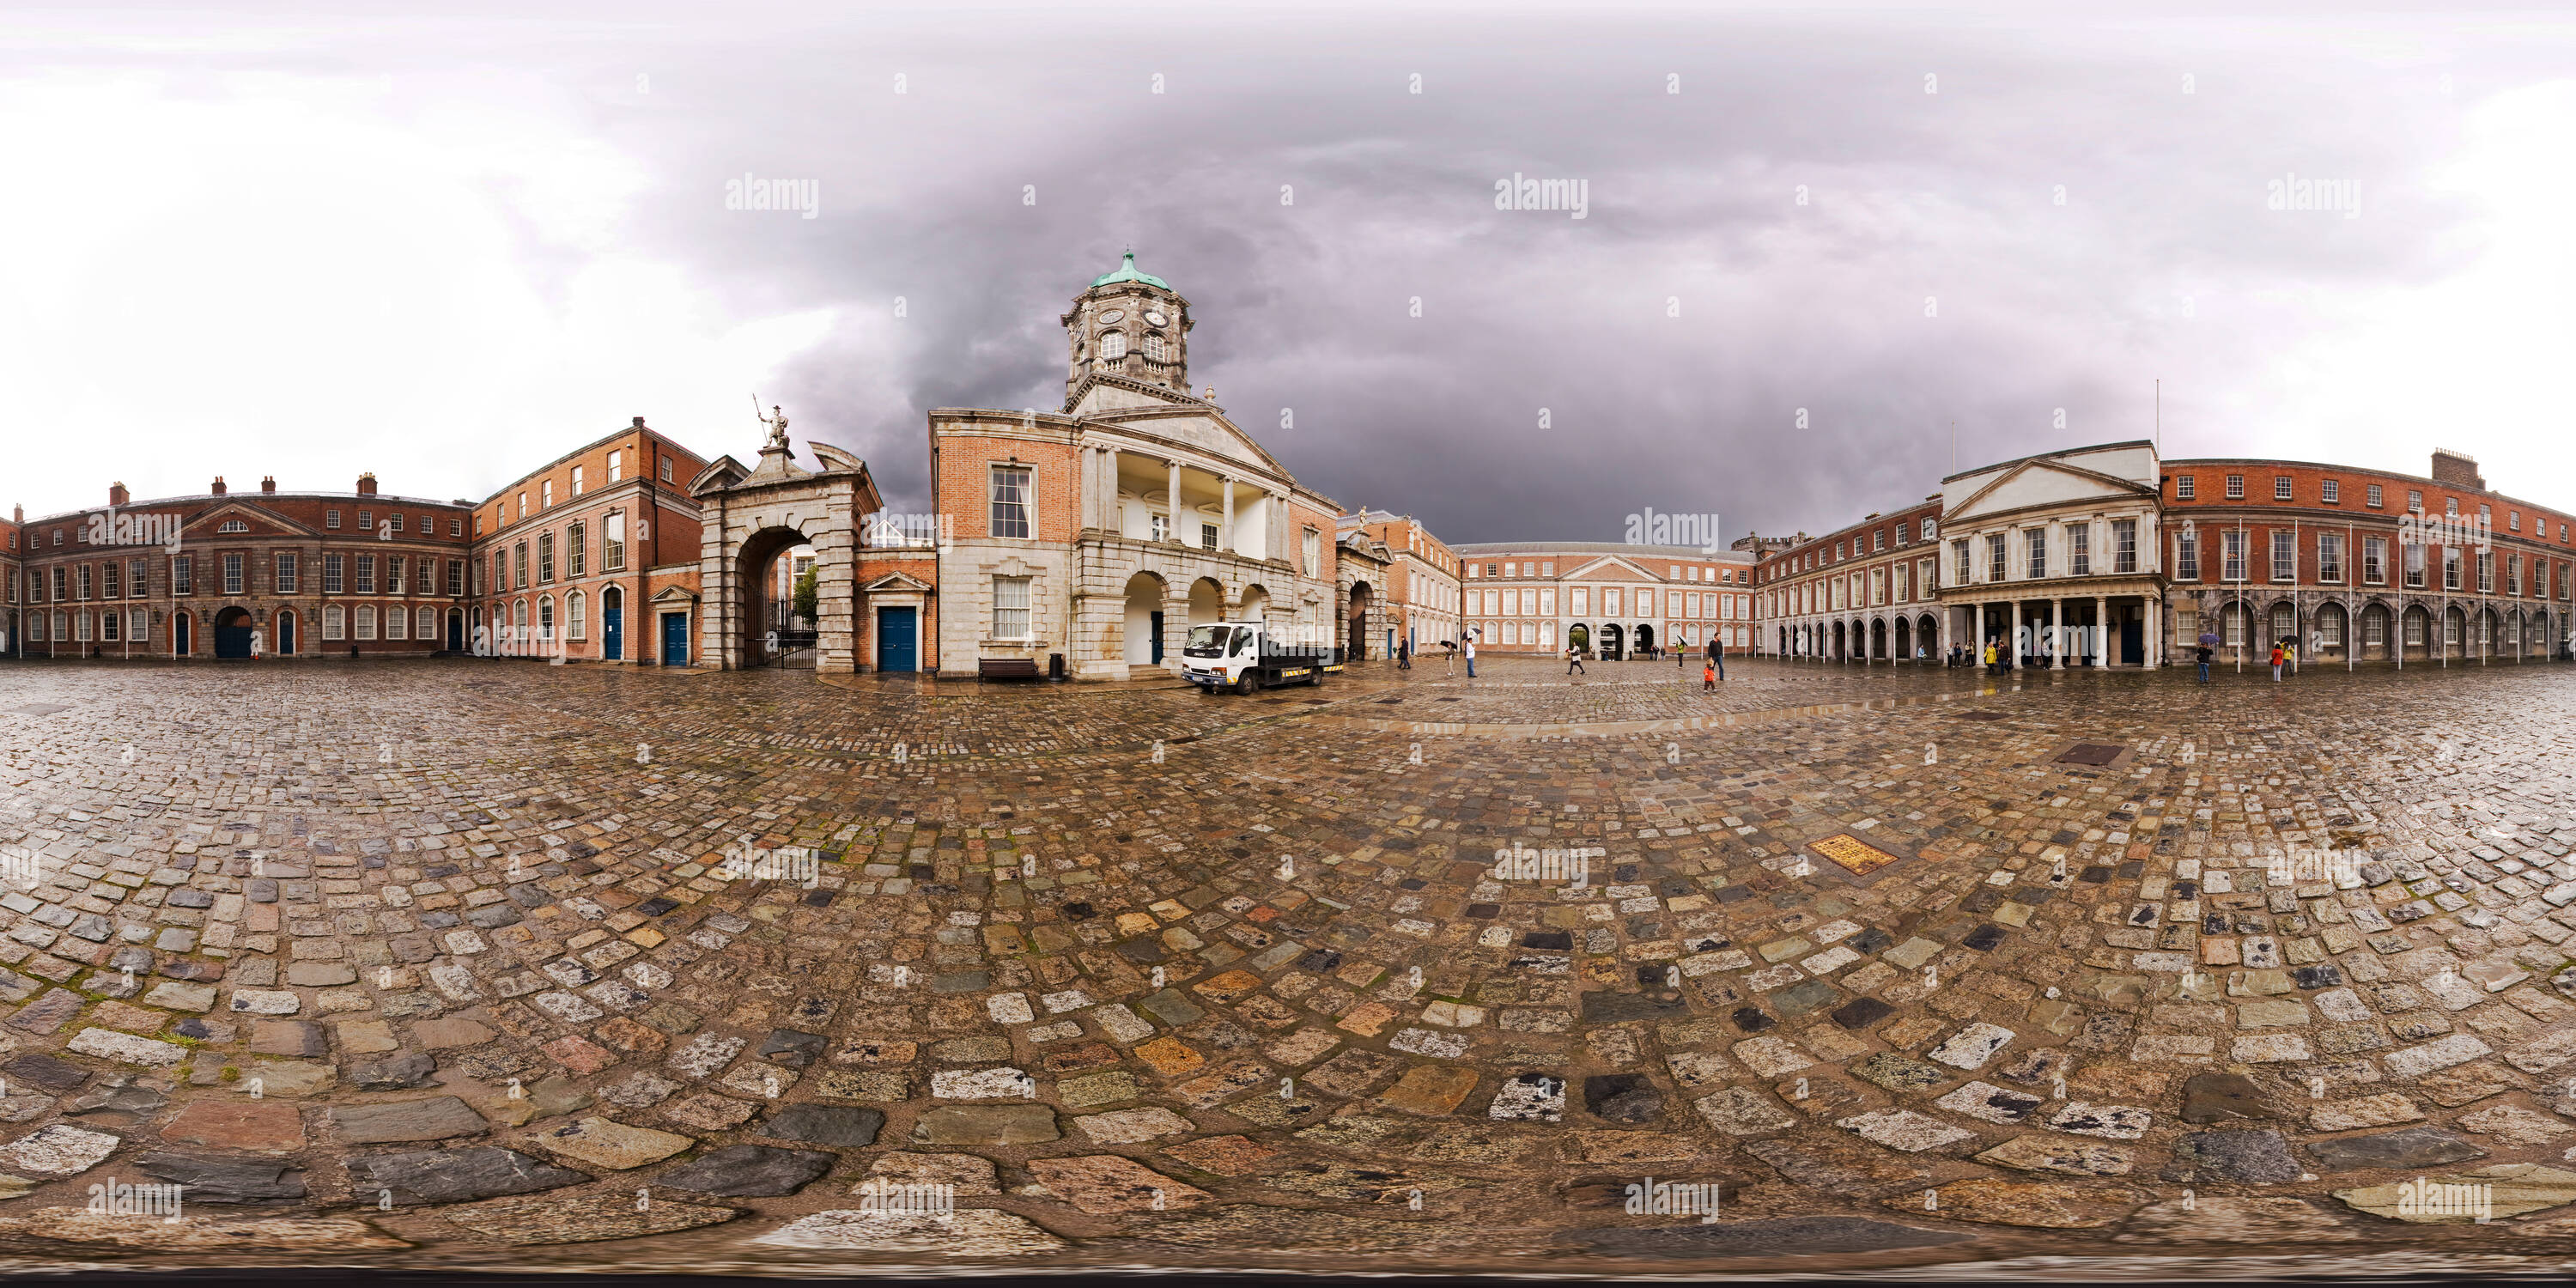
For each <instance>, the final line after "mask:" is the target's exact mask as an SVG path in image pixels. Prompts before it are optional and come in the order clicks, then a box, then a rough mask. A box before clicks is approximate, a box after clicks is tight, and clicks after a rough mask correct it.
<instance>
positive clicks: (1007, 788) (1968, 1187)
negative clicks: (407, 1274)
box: [0, 659, 2576, 1274]
mask: <svg viewBox="0 0 2576 1288" xmlns="http://www.w3.org/2000/svg"><path fill="white" fill-rule="evenodd" d="M1479 669H1480V671H1481V672H1482V678H1479V679H1477V680H1475V681H1472V682H1470V681H1468V680H1467V679H1466V678H1465V676H1464V673H1463V668H1461V669H1460V671H1459V672H1458V673H1457V674H1454V675H1446V676H1444V675H1443V674H1442V673H1441V668H1440V666H1439V664H1438V663H1437V662H1436V661H1435V662H1433V663H1431V664H1429V665H1427V666H1424V667H1421V668H1420V669H1417V670H1415V671H1413V672H1411V673H1409V674H1399V673H1396V672H1393V671H1391V670H1389V669H1387V668H1386V667H1384V666H1383V665H1382V664H1369V665H1364V666H1361V667H1359V668H1356V669H1355V671H1354V673H1353V674H1352V675H1350V676H1348V677H1345V678H1343V679H1341V680H1339V681H1337V682H1336V683H1334V684H1332V685H1330V686H1328V687H1325V688H1322V689H1320V690H1305V689H1289V690H1282V691H1278V692H1275V693H1269V694H1264V695H1260V696H1258V697H1255V698H1250V699H1241V698H1232V697H1210V696H1204V695H1201V694H1199V693H1198V692H1196V691H1195V690H1191V689H1186V688H1176V687H1121V688H1116V689H1105V690H1086V689H1082V688H1078V687H1077V688H1061V687H1050V686H1044V685H1036V686H1021V687H1005V686H990V687H984V688H978V687H976V686H972V685H968V686H958V685H954V684H947V685H940V684H924V683H916V682H907V681H903V680H878V679H875V678H872V677H859V678H855V679H851V678H846V677H844V678H841V679H839V680H836V681H834V682H830V683H825V682H818V680H817V679H816V677H814V676H813V675H811V674H807V673H779V672H772V673H758V672H754V673H723V674H717V673H688V674H675V673H661V672H652V671H619V670H603V669H597V668H586V667H559V668H549V667H544V666H539V665H532V664H524V663H499V662H483V663H476V662H468V661H455V662H413V663H398V664H385V665H363V664H352V665H348V666H339V665H333V666H327V667H325V666H300V667H291V668H287V667H275V666H247V665H244V666H233V667H223V668H208V667H204V666H194V667H172V666H168V665H143V664H137V665H99V664H86V665H81V664H32V665H17V666H10V667H7V668H5V669H0V730H5V731H6V738H5V740H0V843H5V844H7V845H8V846H9V848H8V849H7V850H6V851H0V857H5V861H6V868H5V876H6V878H7V880H6V883H5V890H0V966H5V969H0V998H5V1000H6V1003H7V1005H6V1007H5V1015H0V1081H4V1082H5V1087H0V1250H5V1251H6V1253H7V1254H8V1255H10V1256H13V1257H15V1258H18V1259H19V1260H18V1261H16V1262H14V1263H13V1264H20V1265H26V1264H53V1263H63V1262H73V1261H77V1262H83V1263H93V1264H95V1263H119V1264H132V1265H171V1264H210V1263H227V1264H247V1263H260V1264H335V1265H355V1264H368V1265H381V1266H427V1265H436V1266H440V1267H455V1268H469V1267H477V1266H481V1267H490V1268H501V1267H551V1268H575V1267H578V1268H593V1269H602V1268H619V1269H629V1270H660V1271H684V1270H686V1271H719V1270H721V1271H733V1272H751V1273H758V1272H762V1271H767V1272H772V1273H780V1274H807V1273H812V1274H820V1273H834V1272H850V1271H859V1272H864V1270H865V1269H866V1268H869V1267H897V1266H908V1267H916V1268H918V1267H923V1266H941V1265H969V1264H974V1265H984V1264H993V1263H999V1264H1004V1265H1014V1266H1021V1267H1036V1266H1046V1267H1058V1266H1110V1265H1154V1266H1163V1267H1188V1268H1207V1267H1224V1266H1247V1267H1263V1266H1296V1267H1301V1268H1309V1269H1316V1270H1332V1269H1369V1270H1381V1271H1382V1270H1390V1269H1407V1268H1411V1269H1439V1268H1453V1269H1519V1270H1531V1269H1544V1270H1548V1271H1552V1272H1558V1273H1567V1274H1574V1273H1583V1272H1587V1271H1604V1272H1633V1271H1638V1270H1652V1269H1663V1268H1709V1267H1722V1268H1725V1269H1727V1270H1730V1271H1750V1270H1755V1269H1799V1268H1804V1269H1814V1268H1817V1267H1819V1266H1828V1265H1830V1266H1836V1267H1845V1268H1862V1267H1866V1268H1871V1269H1872V1272H1873V1273H1899V1272H1900V1270H1901V1268H1903V1267H1922V1266H1934V1265H1944V1264H1948V1265H1960V1264H1971V1265H1997V1264H2009V1265H2032V1264H2040V1262H2039V1261H2038V1260H2037V1259H2046V1258H2074V1259H2077V1261H2078V1262H2080V1261H2082V1260H2083V1259H2086V1258H2092V1259H2101V1258H2106V1257H2111V1258H2147V1259H2149V1260H2150V1261H2152V1260H2153V1259H2155V1258H2160V1257H2172V1258H2197V1259H2199V1260H2198V1261H2192V1262H2188V1263H2186V1262H2182V1261H2177V1262H2173V1263H2171V1264H2173V1265H2185V1264H2190V1265H2195V1266H2197V1265H2206V1264H2211V1263H2210V1262H2209V1260H2208V1259H2210V1258H2219V1259H2220V1261H2219V1262H2218V1263H2217V1264H2241V1263H2240V1262H2233V1261H2229V1260H2227V1259H2229V1258H2250V1257H2256V1256H2263V1257H2275V1256H2277V1257H2283V1258H2287V1259H2289V1260H2286V1261H2283V1262H2281V1263H2279V1264H2282V1265H2293V1264H2318V1265H2332V1266H2335V1267H2339V1268H2342V1269H2344V1270H2345V1271H2347V1272H2350V1271H2352V1270H2354V1269H2355V1268H2367V1267H2368V1266H2369V1265H2371V1264H2373V1261H2372V1259H2373V1258H2396V1259H2398V1260H2392V1261H2389V1262H2388V1264H2389V1265H2390V1266H2392V1267H2394V1266H2397V1265H2399V1264H2401V1262H2402V1264H2404V1265H2406V1266H2410V1267H2418V1268H2420V1267H2421V1266H2423V1265H2427V1264H2433V1265H2442V1266H2452V1267H2459V1266H2479V1267H2486V1268H2491V1269H2495V1270H2499V1271H2502V1270H2512V1269H2531V1268H2534V1267H2538V1266H2556V1265H2563V1264H2565V1263H2566V1262H2567V1261H2568V1260H2569V1259H2570V1257H2571V1254H2576V1161H2571V1159H2570V1155H2571V1153H2576V1150H2571V1147H2576V1004H2571V1001H2570V1000H2569V995H2570V993H2571V991H2576V974H2570V973H2568V964H2569V958H2570V955H2571V952H2576V949H2571V947H2570V940H2571V939H2576V862H2571V855H2570V849H2571V847H2576V769H2571V766H2576V756H2571V752H2576V667H2566V666H2544V665H2539V664H2529V665H2525V666H2521V667H2512V666H2496V667H2488V668H2483V669H2480V668H2475V667H2470V668H2461V669H2455V670H2451V671H2447V672H2445V671H2439V670H2433V671H2426V670H2420V669H2410V670H2409V671H2407V672H2405V673H2403V674H2398V673H2394V672H2388V671H2364V672H2360V673H2357V674H2347V673H2343V672H2339V671H2323V672H2312V673H2310V674H2308V675H2306V676H2301V677H2298V678H2297V679H2296V680H2294V681H2292V682H2288V683H2283V684H2279V685H2275V684H2273V683H2272V682H2271V681H2270V680H2269V678H2268V676H2267V675H2263V674H2259V673H2253V672H2249V673H2247V674H2245V675H2243V676H2237V675H2225V674H2223V675H2222V676H2220V677H2219V678H2220V681H2221V682H2220V683H2217V684H2214V685H2211V686H2208V687H2205V688H2204V687H2201V686H2198V685H2195V684H2193V683H2191V682H2190V681H2189V678H2188V677H2187V675H2183V674H2179V673H2177V674H2166V675H2153V676H2149V675H2137V674H2107V675H2105V674H2089V673H2067V674H2062V675H2050V674H2044V673H2043V674H2037V675H2024V676H2020V677H2013V678H2006V679H2001V680H1997V679H1992V678H1989V677H1985V676H1982V675H1980V674H1978V673H1975V672H1972V671H1961V670H1944V669H1941V668H1937V667H1930V668H1912V667H1902V668H1889V667H1885V666H1881V667H1877V668H1870V669H1863V668H1857V667H1853V668H1844V667H1839V666H1835V667H1820V666H1815V665H1812V664H1809V665H1791V664H1776V663H1767V662H1759V661H1737V662H1732V663H1731V664H1730V666H1729V676H1730V678H1729V679H1728V681H1727V682H1726V684H1725V685H1724V686H1722V688H1721V689H1720V691H1719V692H1717V693H1715V694H1708V693H1703V692H1701V689H1700V684H1699V675H1698V670H1697V668H1696V666H1693V667H1692V668H1691V669H1690V670H1688V671H1687V672H1684V671H1679V670H1677V669H1675V668H1673V667H1672V666H1671V665H1670V664H1669V663H1666V664H1660V665H1659V664H1654V663H1643V662H1640V663H1629V664H1599V665H1595V666H1594V667H1593V668H1592V670H1593V672H1594V674H1592V675H1591V676H1588V677H1578V679H1579V680H1580V681H1581V682H1580V683H1575V682H1570V681H1568V680H1567V679H1566V678H1565V677H1564V676H1563V675H1562V674H1561V672H1562V666H1561V664H1555V663H1548V662H1542V661H1536V660H1521V659H1485V660H1481V661H1480V664H1479ZM737 847H752V848H753V849H756V850H759V851H766V852H767V854H766V855H751V854H749V852H748V851H746V850H744V849H741V848H737ZM788 847H811V848H812V849H813V850H814V851H815V852H816V853H817V854H818V855H819V862H817V863H815V864H814V865H813V866H812V868H811V871H810V880H809V879H807V877H808V873H807V871H806V870H805V869H801V868H794V867H793V866H792V860H793V859H794V858H795V853H794V852H793V851H792V850H790V849H789V848H788ZM1498 850H1506V851H1510V853H1507V854H1506V855H1504V856H1503V861H1501V862H1500V863H1498V862H1497V851H1498ZM729 852H730V853H732V854H733V855H735V856H736V857H735V858H733V859H730V860H729V859H728V857H727V856H728V853H729ZM755 858H758V859H762V860H765V861H766V862H768V863H769V864H770V866H756V865H754V864H753V860H754V859H755ZM1577 862H1579V863H1580V868H1579V870H1578V869H1575V868H1572V867H1569V866H1568V865H1569V864H1572V863H1577ZM781 864H788V865H789V866H780V865H781ZM746 873H747V874H746ZM1576 878H1580V879H1579V880H1578V879H1576ZM2419 1182H2431V1183H2436V1184H2447V1185H2456V1186H2464V1187H2471V1188H2465V1189H2458V1190H2451V1189H2425V1188H2423V1187H2422V1186H2421V1185H2420V1184H2414V1183H2419ZM171 1183H175V1184H179V1185H181V1186H183V1187H184V1188H183V1189H182V1190H181V1191H180V1193H181V1195H182V1197H183V1200H184V1215H183V1216H182V1218H181V1219H180V1220H179V1221H176V1222H165V1221H162V1220H160V1219H159V1218H158V1217H157V1216H130V1215H117V1214H114V1213H109V1214H103V1215H102V1214H96V1213H92V1212H90V1211H88V1210H87V1209H88V1207H89V1204H90V1196H91V1193H92V1191H91V1187H92V1186H95V1185H102V1184H110V1185H115V1184H122V1185H146V1186H148V1185H153V1184H171ZM1649 1185H1671V1186H1674V1187H1678V1188H1673V1189H1651V1188H1649V1189H1641V1191H1640V1192H1641V1193H1644V1194H1651V1195H1655V1196H1660V1200H1661V1201H1662V1203H1663V1207H1662V1208H1661V1209H1660V1210H1658V1211H1653V1212H1647V1213H1643V1214H1632V1213H1631V1212H1630V1211H1629V1210H1628V1208H1629V1206H1630V1205H1629V1202H1628V1194H1629V1187H1631V1186H1639V1187H1646V1186H1649ZM1703 1186H1716V1187H1717V1190H1716V1193H1717V1194H1719V1195H1720V1196H1721V1198H1720V1206H1721V1211H1720V1218H1719V1219H1717V1220H1715V1221H1703V1220H1701V1219H1700V1217H1699V1216H1698V1215H1696V1211H1697V1209H1696V1208H1695V1207H1693V1206H1692V1204H1693V1203H1694V1202H1696V1201H1697V1196H1699V1195H1701V1194H1703V1193H1705V1191H1703V1190H1701V1189H1699V1188H1695V1187H1703ZM2480 1186H2483V1187H2486V1188H2484V1189H2478V1188H2475V1187H2480ZM111 1192H113V1191H111ZM2427 1195H2431V1196H2432V1197H2431V1198H2430V1199H2429V1200H2428V1199H2427V1198H2426V1197H2425V1196H2427ZM889 1196H894V1197H892V1198H890V1197H889ZM2462 1196H2476V1197H2477V1198H2480V1199H2482V1200H2483V1201H2484V1202H2485V1203H2486V1204H2488V1207H2487V1209H2486V1210H2487V1211H2488V1212H2489V1213H2490V1214H2491V1216H2492V1218H2493V1219H2492V1220H2491V1221H2489V1222H2485V1223H2480V1222H2477V1221H2475V1220H2473V1219H2472V1217H2471V1214H2470V1212H2468V1211H2466V1210H2457V1209H2459V1207H2460V1205H2459V1203H2457V1202H2455V1201H2454V1200H2455V1199H2458V1198H2460V1197H2462ZM929 1199H935V1200H937V1201H939V1202H945V1203H948V1204H951V1205H953V1208H954V1211H953V1212H925V1211H922V1210H919V1209H920V1202H921V1201H922V1200H929ZM888 1208H892V1209H893V1210H891V1211H889V1210H886V1209H888ZM2302 1258H2305V1259H2308V1260H2306V1261H2301V1260H2299V1259H2302ZM2427 1259H2429V1260H2427ZM2047 1264H2057V1263H2055V1262H2049V1263H2047ZM2069 1264H2073V1263H2069ZM2032 1273H2037V1272H2032Z"/></svg>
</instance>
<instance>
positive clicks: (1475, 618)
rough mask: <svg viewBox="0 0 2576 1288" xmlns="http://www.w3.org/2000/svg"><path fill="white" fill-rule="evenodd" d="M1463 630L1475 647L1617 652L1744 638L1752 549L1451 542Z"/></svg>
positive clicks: (1739, 642)
mask: <svg viewBox="0 0 2576 1288" xmlns="http://www.w3.org/2000/svg"><path fill="white" fill-rule="evenodd" d="M1457 552H1458V558H1459V560H1460V567H1461V569H1462V570H1463V571H1464V573H1465V576H1464V578H1463V579H1462V580H1461V581H1460V582H1459V592H1460V594H1461V595H1462V596H1463V604H1464V607H1463V608H1462V609H1461V610H1460V612H1461V615H1462V616H1463V617H1464V619H1465V621H1466V626H1467V628H1468V629H1470V630H1473V631H1475V632H1476V647H1477V649H1478V650H1479V651H1486V650H1490V651H1492V652H1496V653H1560V652H1563V651H1564V650H1565V648H1566V646H1567V645H1569V644H1571V645H1574V646H1577V647H1579V648H1581V649H1583V650H1584V651H1585V652H1586V653H1587V654H1589V655H1590V656H1593V657H1598V658H1605V659H1618V658H1626V657H1632V656H1636V655H1639V654H1643V653H1649V652H1653V651H1656V650H1659V649H1661V650H1670V649H1673V648H1692V649H1698V648H1705V647H1706V646H1707V644H1708V641H1709V639H1710V637H1711V636H1715V637H1717V638H1718V639H1720V640H1723V641H1724V642H1725V644H1726V647H1728V648H1730V649H1746V650H1749V649H1750V648H1751V647H1752V642H1753V638H1754V635H1755V630H1756V619H1755V617H1754V607H1753V594H1754V592H1753V569H1754V563H1753V558H1752V556H1751V555H1748V554H1746V553H1745V552H1743V551H1740V550H1720V551H1717V552H1715V553H1710V552H1708V551H1704V550H1701V549H1700V548H1698V547H1696V546H1659V545H1630V544H1627V543H1624V542H1613V541H1556V542H1547V541H1496V542H1480V543H1476V544H1472V545H1462V546H1459V547H1457Z"/></svg>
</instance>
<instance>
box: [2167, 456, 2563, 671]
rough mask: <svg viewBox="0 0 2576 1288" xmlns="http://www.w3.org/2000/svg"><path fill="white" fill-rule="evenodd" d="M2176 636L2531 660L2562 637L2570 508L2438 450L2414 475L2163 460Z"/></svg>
mask: <svg viewBox="0 0 2576 1288" xmlns="http://www.w3.org/2000/svg"><path fill="white" fill-rule="evenodd" d="M2162 474H2163V487H2164V497H2163V503H2162V504H2163V511H2164V514H2163V524H2162V529H2163V543H2164V550H2163V552H2162V554H2163V558H2164V560H2165V568H2166V571H2167V575H2168V577H2169V578H2170V580H2171V589H2170V590H2169V591H2168V592H2167V598H2168V601H2169V607H2170V616H2171V618H2172V621H2173V627H2172V643H2173V644H2174V646H2175V647H2176V648H2177V649H2180V648H2184V647H2187V646H2188V645H2190V644H2191V642H2192V641H2193V640H2195V639H2196V638H2197V637H2198V636H2199V635H2200V634H2202V633H2204V632H2207V633H2214V634H2217V635H2218V636H2219V637H2220V640H2221V645H2220V657H2221V658H2222V659H2224V660H2228V661H2234V660H2235V659H2236V658H2237V657H2238V656H2240V654H2241V655H2243V656H2246V657H2249V658H2258V659H2259V658H2260V657H2262V656H2265V655H2268V653H2269V651H2270V649H2271V646H2272V644H2273V642H2274V641H2276V640H2279V639H2295V640H2297V641H2298V642H2299V646H2300V648H2301V650H2302V651H2303V652H2304V653H2305V654H2306V655H2307V656H2306V657H2305V658H2304V659H2303V661H2304V662H2305V663H2307V664H2316V663H2327V664H2341V663H2346V662H2390V663H2394V664H2396V665H2401V666H2420V665H2437V666H2439V665H2455V664H2463V663H2465V664H2472V665H2474V664H2478V663H2482V662H2493V661H2497V660H2513V659H2523V658H2529V659H2539V658H2544V657H2547V656H2549V654H2550V653H2551V652H2552V649H2551V647H2550V641H2564V640H2565V639H2566V638H2567V634H2568V619H2569V615H2570V611H2571V600H2570V595H2571V593H2576V584H2571V581H2576V578H2571V570H2572V569H2576V538H2571V536H2570V527H2571V524H2576V518H2571V516H2570V515H2569V514H2568V512H2566V511H2563V510H2555V509H2550V508H2548V507H2545V506H2540V505H2535V504H2533V503H2531V502H2529V501H2523V500H2519V499H2516V498H2514V497H2510V496H2507V495H2505V494H2503V493H2501V492H2496V491H2492V490H2490V489H2489V488H2488V487H2487V486H2486V480H2485V479H2484V478H2483V477H2482V476H2481V475H2480V474H2479V473H2478V468H2477V462H2476V461H2475V460H2474V459H2472V458H2470V457H2468V456H2466V455H2463V454H2461V453H2458V452H2452V451H2447V450H2444V451H2436V452H2434V453H2433V459H2432V472H2431V473H2430V474H2429V475H2425V476H2417V475H2411V474H2397V473H2392V472H2388V471H2384V470H2365V469H2353V468H2350V467H2346V466H2338V465H2321V464H2317V463H2314V462H2308V461H2278V460H2255V459H2231V458H2211V459H2199V460H2178V461H2165V462H2163V469H2162Z"/></svg>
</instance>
